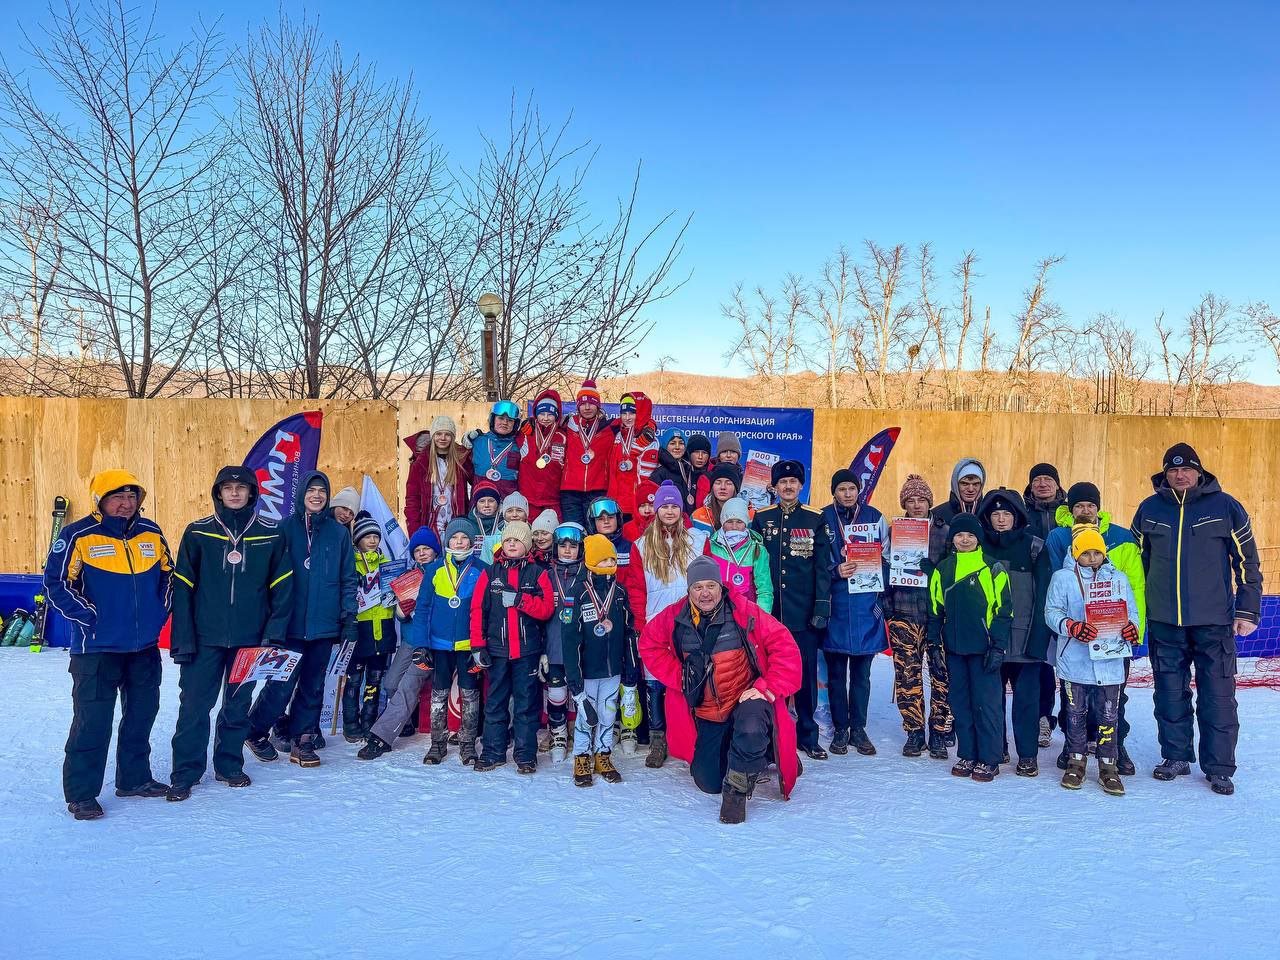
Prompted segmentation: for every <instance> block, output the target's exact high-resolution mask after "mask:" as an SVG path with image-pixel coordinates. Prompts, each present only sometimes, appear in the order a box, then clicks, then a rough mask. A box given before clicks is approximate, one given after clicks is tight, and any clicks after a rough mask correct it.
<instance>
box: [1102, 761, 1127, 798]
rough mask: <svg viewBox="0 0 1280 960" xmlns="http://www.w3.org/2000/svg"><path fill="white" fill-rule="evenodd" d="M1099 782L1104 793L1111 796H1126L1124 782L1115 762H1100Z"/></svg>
mask: <svg viewBox="0 0 1280 960" xmlns="http://www.w3.org/2000/svg"><path fill="white" fill-rule="evenodd" d="M1098 782H1099V783H1100V784H1102V789H1103V791H1104V792H1106V793H1109V794H1111V796H1113V797H1123V796H1124V781H1123V780H1121V779H1120V773H1119V771H1117V770H1116V764H1115V761H1114V760H1099V761H1098Z"/></svg>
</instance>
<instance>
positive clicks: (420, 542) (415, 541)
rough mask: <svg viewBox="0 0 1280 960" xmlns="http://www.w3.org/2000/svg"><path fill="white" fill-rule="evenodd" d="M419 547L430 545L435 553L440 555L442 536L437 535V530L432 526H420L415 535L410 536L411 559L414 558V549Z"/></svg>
mask: <svg viewBox="0 0 1280 960" xmlns="http://www.w3.org/2000/svg"><path fill="white" fill-rule="evenodd" d="M419 547H430V548H431V549H432V550H433V551H435V555H436V556H437V557H438V556H440V552H441V551H440V538H439V537H437V536H436V532H435V530H433V529H432V528H431V527H419V528H418V529H417V530H415V531H413V536H412V537H410V538H409V559H410V560H412V559H413V551H415V550H417V549H418V548H419Z"/></svg>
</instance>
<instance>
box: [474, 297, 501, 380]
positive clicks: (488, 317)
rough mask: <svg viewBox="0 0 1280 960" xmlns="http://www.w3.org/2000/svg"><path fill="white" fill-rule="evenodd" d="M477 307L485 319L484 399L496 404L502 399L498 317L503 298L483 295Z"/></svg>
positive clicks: (483, 336)
mask: <svg viewBox="0 0 1280 960" xmlns="http://www.w3.org/2000/svg"><path fill="white" fill-rule="evenodd" d="M476 307H477V308H479V310H480V315H481V316H482V317H484V333H483V334H481V351H482V353H483V359H484V398H485V400H487V401H488V402H489V403H496V402H497V401H498V399H499V397H500V393H499V390H500V387H501V385H500V384H499V383H498V317H500V316H501V315H502V298H501V297H499V296H498V295H497V294H496V293H485V294H481V296H480V299H479V301H477V303H476Z"/></svg>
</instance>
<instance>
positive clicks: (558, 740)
mask: <svg viewBox="0 0 1280 960" xmlns="http://www.w3.org/2000/svg"><path fill="white" fill-rule="evenodd" d="M567 756H569V728H568V727H567V726H566V727H555V728H553V729H552V730H551V762H552V763H563V762H564V760H565V758H566V757H567Z"/></svg>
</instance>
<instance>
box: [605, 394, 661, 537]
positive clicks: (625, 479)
mask: <svg viewBox="0 0 1280 960" xmlns="http://www.w3.org/2000/svg"><path fill="white" fill-rule="evenodd" d="M620 407H621V409H620V411H619V414H618V419H617V421H616V423H615V427H616V429H615V430H614V439H613V451H612V453H611V454H610V457H609V496H610V497H612V498H613V499H614V500H616V501H617V503H618V506H619V507H621V508H622V518H623V520H624V521H626V520H630V519H631V518H632V516H634V515H635V512H636V488H637V487H638V485H639V484H640V481H642V480H644V479H646V478H647V477H648V476H649V474H651V473H653V471H654V470H655V469H656V468H657V466H658V425H657V424H656V423H654V420H653V402H652V401H651V400H650V399H649V398H648V397H646V396H645V395H644V394H643V393H640V392H639V391H635V392H632V393H624V394H623V395H622V400H621V401H620Z"/></svg>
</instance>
